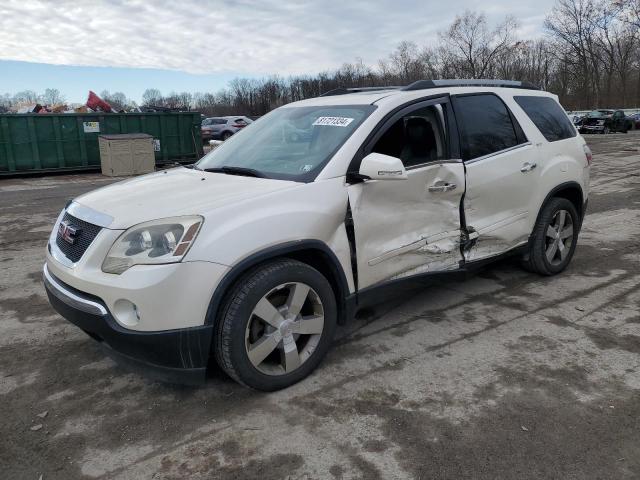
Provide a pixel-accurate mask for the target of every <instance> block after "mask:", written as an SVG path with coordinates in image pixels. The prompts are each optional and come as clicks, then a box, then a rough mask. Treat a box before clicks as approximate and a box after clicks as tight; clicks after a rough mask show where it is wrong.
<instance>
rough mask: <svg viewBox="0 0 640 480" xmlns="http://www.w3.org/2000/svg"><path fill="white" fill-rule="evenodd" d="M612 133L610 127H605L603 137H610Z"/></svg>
mask: <svg viewBox="0 0 640 480" xmlns="http://www.w3.org/2000/svg"><path fill="white" fill-rule="evenodd" d="M610 133H611V129H610V128H609V127H604V129H603V130H602V134H603V135H608V134H610Z"/></svg>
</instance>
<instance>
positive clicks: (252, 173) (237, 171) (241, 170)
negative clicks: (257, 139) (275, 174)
mask: <svg viewBox="0 0 640 480" xmlns="http://www.w3.org/2000/svg"><path fill="white" fill-rule="evenodd" d="M199 170H200V169H199ZM202 170H203V171H205V172H213V173H226V174H227V175H242V176H244V177H256V178H267V176H266V175H265V174H264V173H262V172H260V171H258V170H254V169H253V168H245V167H229V166H224V167H211V168H203V169H202Z"/></svg>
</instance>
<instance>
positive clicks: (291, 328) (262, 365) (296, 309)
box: [245, 282, 324, 375]
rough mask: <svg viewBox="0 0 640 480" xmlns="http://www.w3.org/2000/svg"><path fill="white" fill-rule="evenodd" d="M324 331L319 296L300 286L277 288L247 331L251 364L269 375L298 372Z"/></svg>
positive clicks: (257, 308) (255, 312) (256, 309)
mask: <svg viewBox="0 0 640 480" xmlns="http://www.w3.org/2000/svg"><path fill="white" fill-rule="evenodd" d="M323 329H324V308H323V305H322V301H321V300H320V297H319V295H318V294H317V293H316V291H315V290H313V289H312V288H311V287H310V286H309V285H306V284H304V283H300V282H292V283H286V284H282V285H279V286H277V287H276V288H274V289H273V290H271V291H270V292H268V293H267V294H266V295H264V296H263V297H262V298H261V299H260V300H259V301H258V303H257V304H256V306H255V307H254V309H253V311H252V313H251V317H250V318H249V322H248V323H247V328H246V331H245V348H246V352H247V356H248V358H249V361H250V362H251V364H252V365H253V366H254V367H255V368H256V369H257V370H259V371H260V372H261V373H264V374H266V375H284V374H288V373H291V372H293V371H294V370H296V369H298V368H299V367H300V366H301V365H302V364H303V363H304V362H305V361H307V360H308V359H309V357H310V356H311V355H312V354H313V352H314V351H315V349H316V347H317V346H318V343H319V342H320V339H321V337H322V331H323Z"/></svg>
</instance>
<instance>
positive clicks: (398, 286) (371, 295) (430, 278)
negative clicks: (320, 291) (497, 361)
mask: <svg viewBox="0 0 640 480" xmlns="http://www.w3.org/2000/svg"><path fill="white" fill-rule="evenodd" d="M527 250H528V245H527V244H526V243H525V244H523V245H519V246H517V247H515V248H512V249H511V250H509V251H507V252H504V253H501V254H499V255H495V256H493V257H489V258H484V259H482V260H475V261H471V262H466V263H462V262H461V265H460V268H458V269H456V270H447V271H443V272H427V273H421V274H418V275H412V276H410V277H405V278H399V279H396V280H391V281H388V282H383V283H380V284H377V285H373V286H371V287H367V288H363V289H361V290H358V292H357V293H354V294H351V295H349V296H348V297H347V298H346V299H345V302H346V306H347V308H346V310H347V312H348V316H347V320H350V319H352V318H353V316H354V315H355V314H356V313H357V312H358V311H359V310H361V309H363V308H366V307H370V306H373V305H377V304H380V303H382V302H384V301H388V300H390V299H392V298H394V297H396V296H397V295H398V294H401V293H402V292H403V291H405V290H406V289H407V287H409V286H416V287H417V286H419V287H420V288H422V287H428V286H431V285H434V284H436V283H439V282H443V281H461V280H465V279H466V278H467V277H468V276H469V275H470V274H473V273H475V272H477V271H478V270H481V269H482V268H484V267H486V266H487V265H489V264H491V263H494V262H496V261H499V260H503V259H505V258H509V257H512V256H515V255H523V254H524V253H526V252H527Z"/></svg>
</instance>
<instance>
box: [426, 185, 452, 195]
mask: <svg viewBox="0 0 640 480" xmlns="http://www.w3.org/2000/svg"><path fill="white" fill-rule="evenodd" d="M456 188H458V186H457V185H456V184H455V183H442V184H441V183H439V184H436V185H431V186H429V189H428V190H429V191H430V192H432V193H442V192H450V191H451V190H455V189H456Z"/></svg>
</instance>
